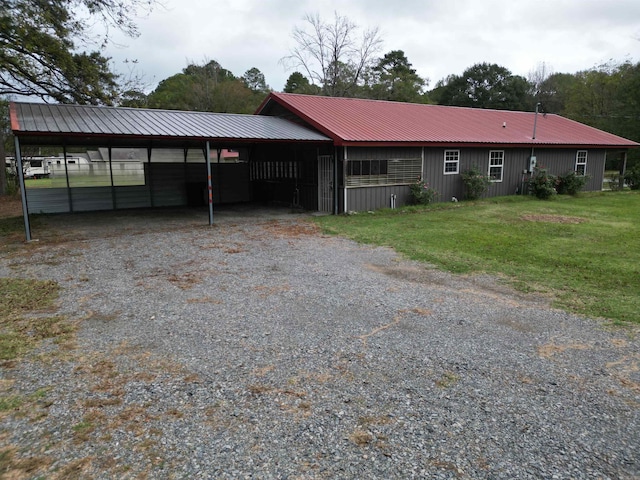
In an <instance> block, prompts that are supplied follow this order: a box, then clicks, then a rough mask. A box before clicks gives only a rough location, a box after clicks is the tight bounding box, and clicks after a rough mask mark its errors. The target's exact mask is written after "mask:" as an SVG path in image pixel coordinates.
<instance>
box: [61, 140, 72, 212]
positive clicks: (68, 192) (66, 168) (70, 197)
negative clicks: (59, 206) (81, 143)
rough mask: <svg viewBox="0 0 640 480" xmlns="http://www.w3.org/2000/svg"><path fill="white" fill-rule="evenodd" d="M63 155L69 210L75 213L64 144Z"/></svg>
mask: <svg viewBox="0 0 640 480" xmlns="http://www.w3.org/2000/svg"><path fill="white" fill-rule="evenodd" d="M62 156H63V157H64V159H63V160H62V161H63V162H64V177H65V179H66V181H67V197H68V198H69V211H70V212H71V213H73V198H72V196H71V184H70V183H69V168H68V167H67V146H66V145H63V146H62Z"/></svg>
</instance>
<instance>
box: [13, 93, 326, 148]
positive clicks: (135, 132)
mask: <svg viewBox="0 0 640 480" xmlns="http://www.w3.org/2000/svg"><path fill="white" fill-rule="evenodd" d="M10 111H11V129H12V130H13V132H14V134H15V135H18V136H20V137H21V138H24V137H25V136H27V137H40V138H49V139H55V138H59V137H65V138H67V139H69V138H71V139H72V138H74V137H77V138H85V139H86V138H87V137H100V138H102V139H103V140H104V139H105V137H119V138H129V139H138V140H141V139H163V140H169V141H171V140H181V141H185V140H187V141H188V140H212V141H214V142H215V141H216V140H225V141H232V142H236V143H249V142H263V141H267V142H268V141H288V142H326V141H330V139H329V138H328V137H325V136H324V135H322V134H321V133H318V132H316V131H315V130H311V129H308V128H305V127H303V126H301V125H298V124H296V123H293V122H291V121H289V120H286V119H283V118H278V117H271V116H264V115H239V114H226V113H205V112H183V111H173V110H153V109H142V108H118V107H97V106H89V105H53V104H44V103H18V102H15V103H12V104H11V110H10Z"/></svg>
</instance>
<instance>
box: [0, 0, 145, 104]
mask: <svg viewBox="0 0 640 480" xmlns="http://www.w3.org/2000/svg"><path fill="white" fill-rule="evenodd" d="M153 3H154V0H123V1H120V0H0V95H22V96H36V97H40V98H42V99H44V100H54V101H57V102H61V103H71V102H75V103H82V104H84V103H90V104H101V103H102V104H113V103H114V102H115V101H116V100H117V97H118V87H119V85H118V80H119V79H118V75H116V74H115V73H113V72H112V71H111V69H110V66H109V59H108V58H106V57H104V56H102V55H101V54H100V53H99V52H97V51H94V52H84V51H80V50H79V49H78V45H79V44H80V45H82V46H86V45H87V41H86V39H91V38H92V33H91V31H90V28H91V22H88V21H87V19H88V18H89V17H92V18H94V19H95V18H97V19H98V20H99V21H102V22H103V24H104V25H105V26H106V27H107V28H109V27H115V28H117V29H119V30H121V31H123V32H124V33H125V34H127V35H129V36H136V35H137V29H136V25H135V23H134V22H133V20H131V19H132V18H135V16H136V13H137V12H138V11H139V10H147V11H148V10H149V9H150V8H151V7H152V6H153ZM108 31H109V30H107V32H108ZM93 38H95V37H93ZM108 41H109V36H108V33H107V34H106V35H105V37H104V38H103V39H102V43H103V44H105V43H107V42H108Z"/></svg>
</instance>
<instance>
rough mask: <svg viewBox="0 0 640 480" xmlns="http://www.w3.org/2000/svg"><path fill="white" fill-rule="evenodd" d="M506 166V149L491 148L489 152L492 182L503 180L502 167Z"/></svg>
mask: <svg viewBox="0 0 640 480" xmlns="http://www.w3.org/2000/svg"><path fill="white" fill-rule="evenodd" d="M503 167H504V151H503V150H491V151H490V152H489V178H490V179H491V181H492V182H501V181H502V169H503Z"/></svg>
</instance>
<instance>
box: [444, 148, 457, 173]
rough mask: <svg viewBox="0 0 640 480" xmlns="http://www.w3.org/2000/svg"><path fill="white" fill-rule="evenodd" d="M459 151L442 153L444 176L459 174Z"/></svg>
mask: <svg viewBox="0 0 640 480" xmlns="http://www.w3.org/2000/svg"><path fill="white" fill-rule="evenodd" d="M459 166H460V150H445V151H444V174H445V175H454V174H457V173H459V171H460V170H459Z"/></svg>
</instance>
